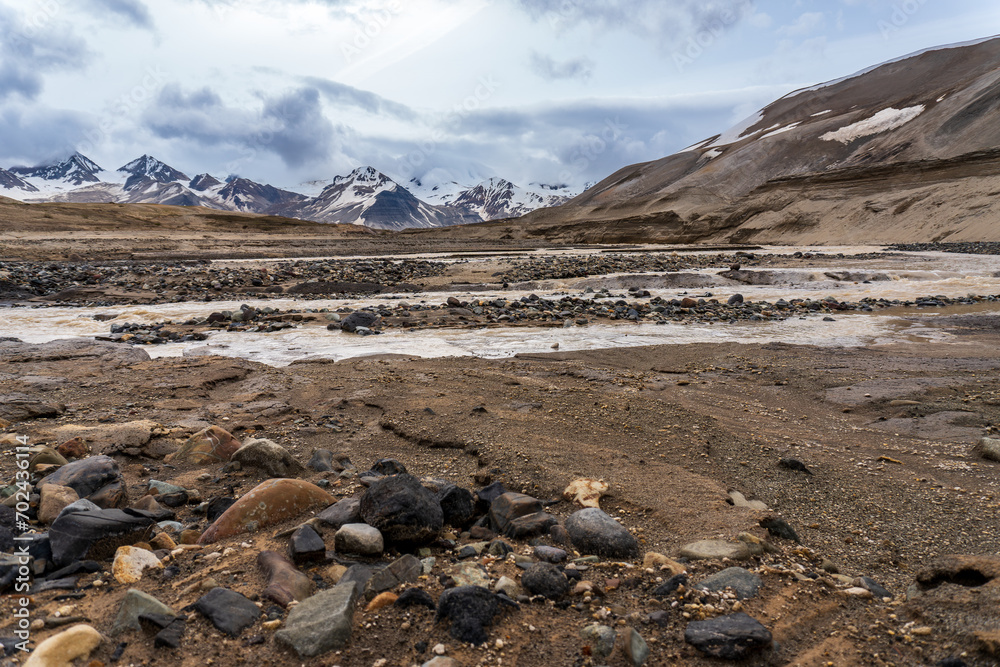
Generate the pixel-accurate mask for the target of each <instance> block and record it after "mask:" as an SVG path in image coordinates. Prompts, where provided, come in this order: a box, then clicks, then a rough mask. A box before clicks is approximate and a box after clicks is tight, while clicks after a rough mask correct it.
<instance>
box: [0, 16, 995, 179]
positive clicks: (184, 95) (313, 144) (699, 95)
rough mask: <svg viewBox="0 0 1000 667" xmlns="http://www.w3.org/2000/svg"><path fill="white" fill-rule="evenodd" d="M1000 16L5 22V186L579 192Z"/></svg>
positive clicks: (0, 47) (990, 26) (1, 36)
mask: <svg viewBox="0 0 1000 667" xmlns="http://www.w3.org/2000/svg"><path fill="white" fill-rule="evenodd" d="M997 33H1000V4H998V3H996V2H995V0H948V1H947V2H945V1H944V0H824V1H823V2H820V1H818V0H815V1H814V0H785V1H777V0H775V1H767V0H631V1H626V0H373V1H363V0H156V1H155V2H153V1H152V0H0V166H3V167H10V166H14V165H18V164H38V163H41V162H44V161H48V160H52V159H54V158H59V157H60V156H65V155H67V154H69V153H71V152H72V151H73V150H80V151H81V152H83V153H84V154H86V155H88V156H89V157H91V158H93V159H94V160H96V161H97V162H98V163H99V164H100V165H102V166H103V167H105V168H110V169H115V168H117V167H119V166H121V165H122V164H124V163H125V162H127V161H129V160H131V159H132V158H135V157H138V156H139V155H140V154H142V153H149V154H152V155H154V156H156V157H158V158H160V159H162V160H164V161H165V162H168V163H169V164H171V165H172V166H174V167H176V168H178V169H180V170H182V171H184V172H186V173H188V174H189V175H192V176H193V175H194V174H196V173H199V172H206V171H207V172H210V173H212V174H214V175H216V176H218V177H220V178H221V177H225V176H228V175H232V174H239V175H241V176H246V177H248V178H252V179H255V180H259V181H263V182H269V183H272V184H274V185H278V186H283V187H292V188H294V187H295V186H296V185H297V184H300V183H304V182H306V181H311V180H328V179H330V178H332V177H333V176H335V175H337V174H345V173H347V172H349V171H350V170H351V169H353V168H355V167H358V166H361V165H372V166H375V167H377V168H378V169H381V170H382V171H384V172H386V173H388V174H389V175H390V176H393V177H394V178H396V179H397V180H400V181H401V182H404V183H405V182H406V181H408V180H409V179H410V178H421V179H423V180H424V181H425V182H427V181H435V180H442V179H457V180H459V181H464V182H468V183H470V184H471V183H473V182H476V181H478V180H480V179H482V178H487V177H490V176H503V177H506V178H509V179H511V180H513V181H514V182H516V183H519V184H522V185H527V184H528V183H548V184H555V183H566V184H570V185H573V186H575V187H578V188H579V187H580V186H582V185H583V184H584V183H586V182H589V181H595V180H599V179H601V178H603V177H604V176H607V175H608V174H610V173H611V172H613V171H614V170H616V169H618V168H620V167H622V166H624V165H627V164H631V163H634V162H639V161H643V160H650V159H655V158H659V157H662V156H664V155H668V154H670V153H672V152H675V151H676V150H679V149H681V148H683V147H685V146H688V145H690V144H692V143H695V142H696V141H698V140H700V139H703V138H705V137H708V136H711V135H712V134H716V133H718V132H720V131H722V130H723V129H725V128H726V127H728V126H730V125H732V124H734V123H735V122H737V121H739V120H740V119H742V118H743V117H746V116H748V115H750V114H751V113H752V112H754V111H755V110H756V109H758V108H760V107H762V106H764V105H765V104H767V103H768V102H770V101H772V100H773V99H775V98H777V97H780V96H781V95H784V94H786V93H788V92H790V91H791V90H794V89H796V88H799V87H803V86H808V85H812V84H815V83H818V82H821V81H825V80H829V79H833V78H837V77H840V76H844V75H846V74H850V73H852V72H854V71H857V70H860V69H863V68H865V67H868V66H870V65H873V64H876V63H879V62H883V61H885V60H889V59H892V58H896V57H898V56H901V55H904V54H907V53H910V52H913V51H917V50H920V49H924V48H927V47H931V46H936V45H941V44H948V43H955V42H961V41H967V40H972V39H978V38H982V37H986V36H989V35H993V34H997Z"/></svg>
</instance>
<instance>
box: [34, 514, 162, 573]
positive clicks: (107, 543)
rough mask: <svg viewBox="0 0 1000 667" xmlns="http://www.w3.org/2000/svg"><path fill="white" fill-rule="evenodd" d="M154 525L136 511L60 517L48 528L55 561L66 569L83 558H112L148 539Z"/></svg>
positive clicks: (145, 516)
mask: <svg viewBox="0 0 1000 667" xmlns="http://www.w3.org/2000/svg"><path fill="white" fill-rule="evenodd" d="M155 523H156V519H155V517H153V516H151V515H150V514H149V513H148V512H143V511H141V510H133V509H125V510H118V509H106V510H88V511H83V512H72V513H69V514H60V515H59V517H58V518H57V519H56V520H55V521H54V522H53V523H52V525H51V526H50V527H49V539H50V541H51V545H52V559H53V561H54V562H55V564H56V566H57V567H63V566H65V565H69V564H70V563H72V562H73V561H77V560H82V559H84V557H87V558H90V559H93V560H104V559H108V558H111V557H112V556H114V553H115V551H116V550H117V549H118V547H121V546H127V545H132V544H135V543H136V542H143V541H145V540H146V539H148V537H149V535H150V533H151V532H152V529H153V525H154V524H155Z"/></svg>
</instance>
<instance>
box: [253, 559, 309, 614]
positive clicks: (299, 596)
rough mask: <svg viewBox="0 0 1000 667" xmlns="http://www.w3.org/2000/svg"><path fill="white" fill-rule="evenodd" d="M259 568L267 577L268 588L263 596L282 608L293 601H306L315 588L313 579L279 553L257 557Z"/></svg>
mask: <svg viewBox="0 0 1000 667" xmlns="http://www.w3.org/2000/svg"><path fill="white" fill-rule="evenodd" d="M257 567H259V568H260V569H261V571H262V572H263V573H264V576H265V577H267V588H265V589H264V592H263V593H261V595H262V596H263V597H264V598H267V599H268V600H272V601H274V602H276V603H278V604H279V605H281V606H282V607H287V606H288V604H289V603H290V602H292V601H293V600H295V601H298V602H301V601H302V600H305V599H306V598H307V597H309V595H310V594H311V593H312V591H313V588H314V586H315V585H314V583H313V580H312V579H310V578H309V577H307V576H306V575H304V574H303V573H302V572H299V571H298V570H297V569H295V566H294V565H293V564H292V563H291V561H289V560H288V559H287V558H285V557H284V556H282V555H281V554H280V553H278V552H277V551H261V552H260V553H259V554H258V555H257Z"/></svg>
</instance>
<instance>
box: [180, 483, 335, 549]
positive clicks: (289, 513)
mask: <svg viewBox="0 0 1000 667" xmlns="http://www.w3.org/2000/svg"><path fill="white" fill-rule="evenodd" d="M333 501H334V498H333V496H331V495H330V494H329V493H327V492H326V491H324V490H323V489H321V488H319V487H318V486H316V485H315V484H310V483H309V482H305V481H302V480H300V479H269V480H267V481H266V482H261V483H260V484H258V485H257V486H256V487H254V488H253V489H252V490H251V491H249V492H247V494H246V495H244V496H243V497H242V498H240V499H239V500H237V501H236V502H235V503H233V505H232V507H230V508H229V509H227V510H226V511H225V512H223V514H222V516H220V517H219V518H218V519H216V520H215V522H214V523H212V525H211V526H209V527H208V528H207V529H206V530H205V532H204V533H202V535H201V537H200V538H199V540H198V544H212V543H213V542H216V541H218V540H221V539H223V538H225V537H230V536H231V535H237V534H239V533H244V532H255V531H257V530H260V529H261V528H264V527H265V526H270V525H271V524H274V523H278V522H279V521H284V520H285V519H290V518H292V517H295V516H298V515H299V514H302V512H304V511H306V510H307V509H309V508H310V507H314V506H316V505H330V504H332V503H333Z"/></svg>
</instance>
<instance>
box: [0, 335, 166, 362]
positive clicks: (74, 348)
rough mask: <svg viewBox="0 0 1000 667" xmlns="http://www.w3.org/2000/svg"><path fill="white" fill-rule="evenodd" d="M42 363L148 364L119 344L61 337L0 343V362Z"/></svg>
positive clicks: (136, 351) (142, 352)
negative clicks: (39, 340) (40, 340)
mask: <svg viewBox="0 0 1000 667" xmlns="http://www.w3.org/2000/svg"><path fill="white" fill-rule="evenodd" d="M42 361H75V362H79V363H81V364H86V365H94V364H98V365H103V366H124V365H128V364H136V363H139V362H142V361H149V355H148V354H146V351H145V350H143V349H141V348H138V347H134V346H132V345H121V344H118V343H109V342H103V341H97V340H93V339H91V338H64V339H60V340H53V341H49V342H48V343H39V344H37V345H33V344H31V343H22V342H20V341H0V362H4V363H12V364H13V363H38V362H42Z"/></svg>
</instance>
